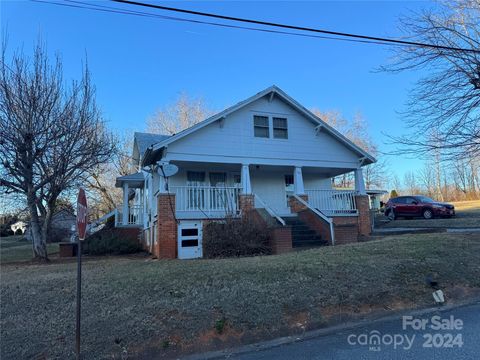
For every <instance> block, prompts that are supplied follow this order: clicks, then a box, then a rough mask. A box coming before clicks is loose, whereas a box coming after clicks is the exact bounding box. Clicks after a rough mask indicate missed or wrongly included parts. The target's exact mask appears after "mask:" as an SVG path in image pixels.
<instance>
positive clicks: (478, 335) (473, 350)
mask: <svg viewBox="0 0 480 360" xmlns="http://www.w3.org/2000/svg"><path fill="white" fill-rule="evenodd" d="M407 316H408V315H407ZM412 316H413V317H412V318H411V319H409V318H405V319H403V318H402V316H400V317H399V318H396V319H393V320H392V319H389V320H386V321H379V322H373V323H371V324H366V325H364V326H360V327H356V328H353V329H345V330H340V331H338V332H335V333H331V334H328V335H324V336H319V337H316V338H311V339H308V340H304V341H299V342H295V343H291V344H285V345H280V346H277V347H273V348H270V349H266V350H262V351H255V352H250V353H244V354H240V355H237V354H234V353H230V354H226V355H225V356H224V358H228V359H244V360H247V359H248V360H267V359H275V360H293V359H309V360H310V359H340V360H341V359H348V360H350V359H435V360H443V359H459V360H462V359H469V360H470V359H472V360H473V359H480V303H477V304H475V305H468V306H464V307H458V308H455V309H450V310H448V311H436V312H433V313H428V314H422V315H412ZM434 316H438V317H436V318H433V317H434ZM409 320H410V321H409ZM422 322H423V323H424V326H422ZM440 325H441V326H442V327H447V326H448V329H438V326H440ZM404 326H405V329H404ZM432 327H433V328H432ZM375 335H379V336H380V343H378V344H375V343H372V341H373V342H375V341H374V340H375V339H378V337H375ZM429 339H430V340H431V341H430V342H429V341H428V340H429ZM365 342H366V344H365V345H364V343H365ZM369 342H370V344H369ZM429 345H430V346H429Z"/></svg>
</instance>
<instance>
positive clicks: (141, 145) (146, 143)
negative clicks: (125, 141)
mask: <svg viewBox="0 0 480 360" xmlns="http://www.w3.org/2000/svg"><path fill="white" fill-rule="evenodd" d="M169 137H170V135H161V134H151V133H143V132H135V133H134V134H133V139H134V140H133V141H134V146H135V144H136V145H137V147H138V152H139V153H140V157H141V156H143V154H145V151H146V150H147V149H148V148H149V147H150V146H152V145H154V144H157V143H159V142H161V141H163V140H165V139H168V138H169Z"/></svg>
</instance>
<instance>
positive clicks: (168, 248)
mask: <svg viewBox="0 0 480 360" xmlns="http://www.w3.org/2000/svg"><path fill="white" fill-rule="evenodd" d="M157 201H158V207H157V214H158V215H157V231H158V233H157V243H156V244H154V246H153V255H154V256H156V257H157V258H159V259H176V258H177V229H178V225H177V222H176V221H175V216H174V213H172V209H173V212H174V211H175V194H159V195H158V197H157Z"/></svg>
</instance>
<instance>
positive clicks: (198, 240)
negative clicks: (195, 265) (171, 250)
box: [178, 221, 203, 259]
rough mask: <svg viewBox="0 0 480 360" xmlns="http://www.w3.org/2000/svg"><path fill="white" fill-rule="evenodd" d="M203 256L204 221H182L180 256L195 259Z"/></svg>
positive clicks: (179, 240)
mask: <svg viewBox="0 0 480 360" xmlns="http://www.w3.org/2000/svg"><path fill="white" fill-rule="evenodd" d="M202 256H203V251H202V223H201V222H200V221H182V222H181V223H180V224H179V225H178V258H179V259H195V258H201V257H202Z"/></svg>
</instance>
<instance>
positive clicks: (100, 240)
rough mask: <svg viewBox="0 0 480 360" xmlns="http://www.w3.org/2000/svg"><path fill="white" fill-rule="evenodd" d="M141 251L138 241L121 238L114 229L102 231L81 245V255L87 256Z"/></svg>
mask: <svg viewBox="0 0 480 360" xmlns="http://www.w3.org/2000/svg"><path fill="white" fill-rule="evenodd" d="M141 250H142V249H141V246H140V244H139V243H138V240H136V239H132V238H128V237H124V236H121V235H119V234H118V233H116V232H115V229H102V230H100V231H98V232H97V233H95V234H94V235H92V236H90V237H88V238H87V239H86V240H85V242H84V244H83V253H86V254H89V255H121V254H133V253H136V252H139V251H141Z"/></svg>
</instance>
